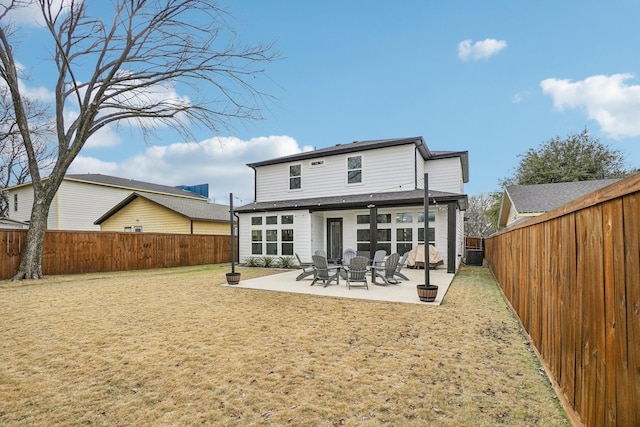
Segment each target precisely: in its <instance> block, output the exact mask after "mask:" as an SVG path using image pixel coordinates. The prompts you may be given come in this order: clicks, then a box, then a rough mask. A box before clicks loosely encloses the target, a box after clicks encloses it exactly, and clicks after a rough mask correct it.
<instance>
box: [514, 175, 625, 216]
mask: <svg viewBox="0 0 640 427" xmlns="http://www.w3.org/2000/svg"><path fill="white" fill-rule="evenodd" d="M617 181H619V179H596V180H591V181H576V182H556V183H552V184H533V185H508V186H507V187H506V188H505V192H506V193H507V194H508V195H509V198H510V199H511V202H512V203H513V205H514V207H515V209H516V211H518V213H520V214H524V213H540V212H548V211H550V210H552V209H555V208H557V207H558V206H562V205H564V204H566V203H569V202H570V201H572V200H575V199H577V198H578V197H581V196H584V195H585V194H588V193H591V192H593V191H596V190H599V189H600V188H603V187H606V186H607V185H610V184H613V183H614V182H617Z"/></svg>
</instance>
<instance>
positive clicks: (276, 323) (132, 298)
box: [0, 266, 569, 426]
mask: <svg viewBox="0 0 640 427" xmlns="http://www.w3.org/2000/svg"><path fill="white" fill-rule="evenodd" d="M228 270H229V269H228V267H225V266H201V267H190V268H177V269H168V270H153V271H134V272H124V273H109V274H91V275H78V276H55V277H49V278H46V279H45V280H41V281H25V282H19V283H16V282H0V425H3V426H51V425H97V426H139V425H149V426H151V425H153V426H185V425H196V424H200V425H224V426H260V425H317V426H332V425H349V426H355V425H362V426H370V425H380V424H387V425H393V426H424V425H443V426H469V425H473V426H490V425H496V424H503V425H508V426H530V425H541V426H558V425H569V421H568V419H567V418H566V415H565V413H564V411H563V410H562V408H561V406H560V404H559V402H558V400H557V398H556V396H555V394H554V392H553V389H552V388H551V387H550V385H549V383H548V380H547V378H546V376H544V374H543V373H541V370H540V364H539V362H538V360H537V359H536V356H535V355H534V353H533V352H532V351H531V350H530V349H529V347H528V344H527V342H526V339H525V338H524V337H523V335H522V334H521V332H520V330H519V324H518V322H517V321H516V320H515V319H514V318H513V317H512V315H511V313H510V312H509V310H508V309H507V306H506V304H505V302H504V300H503V298H502V296H501V294H500V292H499V290H498V287H497V286H496V284H495V282H494V281H493V279H492V278H491V276H490V274H489V272H488V271H487V269H484V268H479V267H466V268H463V269H462V270H461V271H460V273H459V274H458V275H457V276H456V278H455V280H454V282H453V284H452V285H451V288H450V289H449V293H448V294H447V296H446V298H445V300H444V304H443V305H441V306H440V307H433V306H426V305H424V306H423V305H418V304H401V303H385V302H374V301H362V300H351V299H337V298H329V297H314V296H309V295H300V294H287V293H280V292H269V291H259V290H250V289H237V288H233V287H224V286H218V285H219V284H220V283H223V282H224V281H225V279H224V273H225V272H226V271H228ZM239 270H240V271H242V273H243V278H249V277H255V276H258V275H263V274H270V273H272V272H273V271H267V270H260V269H242V268H241V269H239Z"/></svg>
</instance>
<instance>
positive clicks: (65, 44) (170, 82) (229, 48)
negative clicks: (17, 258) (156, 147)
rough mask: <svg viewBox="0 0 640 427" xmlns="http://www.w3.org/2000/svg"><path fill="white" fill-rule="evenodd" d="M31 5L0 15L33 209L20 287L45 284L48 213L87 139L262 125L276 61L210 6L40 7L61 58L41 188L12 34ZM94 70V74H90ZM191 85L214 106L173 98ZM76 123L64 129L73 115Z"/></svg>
mask: <svg viewBox="0 0 640 427" xmlns="http://www.w3.org/2000/svg"><path fill="white" fill-rule="evenodd" d="M23 3H25V2H24V1H18V0H15V1H14V2H12V4H11V5H9V6H8V7H7V9H6V10H5V11H4V12H3V11H2V10H0V76H1V77H2V79H3V80H4V82H5V83H6V85H7V87H8V88H9V90H10V93H11V98H12V101H13V108H14V111H15V118H16V123H17V125H18V128H19V129H20V134H21V137H22V141H23V143H24V146H25V149H26V154H27V158H28V164H29V171H30V174H31V179H32V183H33V191H34V202H33V208H32V211H31V222H30V228H29V231H28V234H27V239H26V246H25V249H24V252H23V255H22V259H21V263H20V268H19V271H18V273H17V275H16V276H15V277H14V279H15V280H17V279H22V278H41V277H42V268H41V266H42V246H43V242H44V234H45V230H46V224H47V216H48V213H49V207H50V204H51V201H52V200H53V197H54V196H55V194H56V192H57V190H58V188H59V187H60V184H61V183H62V180H63V178H64V175H65V173H66V171H67V170H68V168H69V166H70V165H71V162H72V161H73V159H75V157H76V156H77V155H78V153H79V152H80V149H81V148H82V147H83V146H84V145H85V143H86V142H87V139H89V138H90V137H91V136H92V135H94V134H95V133H96V132H97V131H98V130H99V129H101V128H103V127H104V126H107V125H112V124H118V123H122V124H128V125H131V124H136V125H137V126H139V128H140V129H141V131H142V134H143V135H144V136H145V137H148V136H149V135H150V134H152V133H153V132H154V130H157V129H158V127H159V126H171V127H172V128H173V129H175V130H177V131H178V132H180V133H181V134H182V135H183V136H185V137H187V138H188V137H190V136H192V135H191V127H192V126H197V125H200V126H204V127H206V128H208V129H210V130H212V131H214V132H216V131H217V130H219V128H220V127H226V125H227V124H228V122H229V120H231V119H232V118H233V119H237V118H240V119H251V118H258V117H259V112H260V107H261V106H262V104H261V102H262V101H263V100H264V96H265V94H263V93H261V92H260V91H258V90H257V89H256V87H255V83H254V82H255V80H254V77H255V76H256V75H258V74H262V73H264V69H263V66H265V65H266V64H268V63H269V62H271V61H272V60H274V59H275V58H276V56H277V52H275V51H274V49H273V46H272V45H257V46H242V45H240V44H238V43H237V42H236V41H235V40H236V38H235V35H234V34H233V31H231V29H230V28H229V27H228V25H227V23H226V21H225V18H226V17H227V16H226V13H225V11H224V10H222V9H220V8H219V7H217V6H216V5H215V3H214V2H212V1H210V0H156V1H147V0H113V1H112V2H111V4H112V6H113V14H112V16H110V17H109V18H108V21H107V19H104V20H103V19H101V18H97V17H92V16H90V15H89V10H88V4H89V3H90V2H85V1H81V0H69V1H67V2H66V6H58V7H55V6H53V4H54V3H60V2H56V1H54V0H35V1H32V2H27V3H32V4H36V5H37V6H38V8H39V11H40V12H41V14H42V20H43V22H44V25H45V26H46V29H47V34H48V36H49V38H50V41H52V42H53V46H54V54H53V58H52V61H51V72H52V73H56V76H57V79H56V84H55V89H54V94H55V105H54V110H55V126H56V141H57V147H56V156H55V160H56V162H55V165H54V166H53V169H52V171H51V173H50V174H49V176H48V179H46V180H43V179H42V177H41V175H40V171H39V169H38V166H37V161H36V155H35V152H34V144H33V139H32V134H31V132H30V127H29V121H28V117H27V114H26V112H25V101H24V97H23V95H22V94H21V92H20V85H19V77H20V76H19V72H18V67H17V66H16V64H17V62H16V59H15V57H14V55H15V54H16V52H17V49H16V48H15V46H17V45H16V44H15V43H14V39H15V37H16V35H17V33H16V31H15V29H14V27H13V26H12V25H11V24H10V22H8V21H7V20H6V18H7V17H10V16H11V13H12V12H14V10H15V9H16V8H18V7H21V6H23ZM87 70H89V74H87ZM178 85H184V86H185V87H191V88H195V89H196V91H195V92H196V93H203V92H205V91H204V90H203V89H210V90H213V91H214V92H215V94H216V95H215V96H214V97H213V98H211V99H186V98H180V97H177V96H174V97H167V93H168V92H169V91H168V89H169V88H173V87H176V86H178ZM76 110H77V113H76V114H75V118H74V119H73V120H71V121H70V122H68V121H67V118H68V117H69V113H70V112H76Z"/></svg>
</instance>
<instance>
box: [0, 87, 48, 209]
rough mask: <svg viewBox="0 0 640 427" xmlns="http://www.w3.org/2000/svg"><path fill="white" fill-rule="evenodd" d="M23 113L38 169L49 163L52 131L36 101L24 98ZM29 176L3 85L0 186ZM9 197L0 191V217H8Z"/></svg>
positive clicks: (26, 158) (24, 155)
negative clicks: (26, 119) (29, 127)
mask: <svg viewBox="0 0 640 427" xmlns="http://www.w3.org/2000/svg"><path fill="white" fill-rule="evenodd" d="M25 113H26V115H27V117H28V122H29V123H30V124H31V125H32V128H31V130H30V132H31V135H32V140H33V144H34V146H33V151H34V157H35V159H36V162H37V164H38V167H39V169H40V170H48V169H50V168H51V167H52V166H53V159H52V153H51V150H50V145H48V144H47V140H48V138H50V137H51V136H52V135H53V134H52V130H53V129H52V122H51V121H49V120H48V116H47V111H46V109H45V107H44V106H42V105H41V104H40V103H39V102H37V101H32V100H25ZM29 177H30V173H29V162H28V157H27V152H26V148H25V145H24V144H23V142H22V136H21V134H20V129H19V128H18V125H17V123H16V119H15V115H14V114H13V103H12V101H11V96H10V94H9V91H8V90H7V88H6V87H3V86H0V189H3V188H7V187H10V186H13V185H18V184H24V183H25V182H27V180H28V179H29ZM8 207H9V200H8V199H7V194H6V192H5V191H2V192H1V193H0V217H6V216H8V211H7V210H8Z"/></svg>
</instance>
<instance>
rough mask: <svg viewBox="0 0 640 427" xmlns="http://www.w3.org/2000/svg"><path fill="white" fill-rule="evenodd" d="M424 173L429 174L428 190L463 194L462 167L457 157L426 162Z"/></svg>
mask: <svg viewBox="0 0 640 427" xmlns="http://www.w3.org/2000/svg"><path fill="white" fill-rule="evenodd" d="M425 163H426V165H425V168H426V172H427V173H428V174H429V189H430V190H437V191H446V192H449V193H459V194H460V193H464V182H463V179H462V165H461V162H460V158H459V157H452V158H449V159H437V160H427V161H426V162H425Z"/></svg>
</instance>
